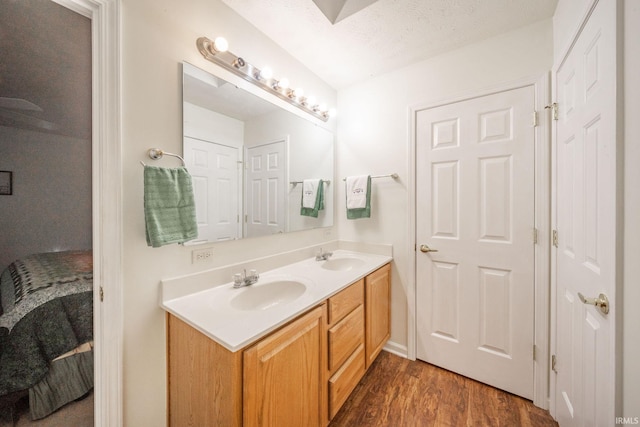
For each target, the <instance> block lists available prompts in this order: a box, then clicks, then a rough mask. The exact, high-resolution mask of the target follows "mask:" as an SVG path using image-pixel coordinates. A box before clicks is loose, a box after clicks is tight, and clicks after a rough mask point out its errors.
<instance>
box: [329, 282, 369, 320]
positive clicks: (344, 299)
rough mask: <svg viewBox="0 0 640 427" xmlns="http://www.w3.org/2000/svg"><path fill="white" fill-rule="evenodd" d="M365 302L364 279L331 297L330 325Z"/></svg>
mask: <svg viewBox="0 0 640 427" xmlns="http://www.w3.org/2000/svg"><path fill="white" fill-rule="evenodd" d="M363 303H364V279H361V280H358V281H357V282H356V283H354V284H352V285H350V286H349V287H348V288H346V289H343V290H342V291H340V292H339V293H337V294H336V295H334V296H332V297H331V298H329V325H333V324H334V323H336V322H337V321H339V320H340V319H342V318H343V317H344V316H346V315H347V314H349V313H350V312H351V311H352V310H353V309H354V308H356V307H357V306H359V305H360V304H363Z"/></svg>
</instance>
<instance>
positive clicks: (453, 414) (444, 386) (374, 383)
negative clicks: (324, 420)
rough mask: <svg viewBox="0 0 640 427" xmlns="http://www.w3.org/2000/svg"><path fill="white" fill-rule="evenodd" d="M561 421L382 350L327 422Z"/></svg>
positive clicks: (352, 426) (524, 426) (528, 426)
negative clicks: (338, 409) (332, 417)
mask: <svg viewBox="0 0 640 427" xmlns="http://www.w3.org/2000/svg"><path fill="white" fill-rule="evenodd" d="M557 425H558V424H557V423H556V422H555V421H554V420H553V418H551V415H549V413H548V412H547V411H545V410H544V409H540V408H538V407H536V406H534V405H533V403H532V402H531V401H528V400H526V399H523V398H521V397H518V396H515V395H513V394H510V393H507V392H504V391H502V390H498V389H496V388H493V387H490V386H488V385H485V384H481V383H479V382H477V381H474V380H471V379H469V378H466V377H463V376H461V375H458V374H455V373H453V372H450V371H447V370H445V369H441V368H438V367H436V366H433V365H430V364H428V363H425V362H421V361H411V360H407V359H404V358H402V357H399V356H396V355H393V354H391V353H388V352H386V351H383V352H381V353H380V355H379V356H378V358H377V359H376V360H375V362H374V363H373V364H372V365H371V368H370V369H369V371H368V372H367V374H366V375H365V376H364V378H363V379H362V380H361V381H360V383H359V384H358V386H357V387H356V388H355V390H354V391H353V393H352V394H351V396H350V397H349V399H348V400H347V401H346V402H345V404H344V406H343V407H342V408H341V409H340V412H338V414H337V415H336V416H335V417H334V419H333V420H332V421H331V423H330V424H329V427H343V426H344V427H347V426H348V427H373V426H380V427H381V426H389V427H404V426H407V427H409V426H410V427H422V426H438V427H439V426H455V427H458V426H491V427H500V426H504V427H538V426H556V427H557Z"/></svg>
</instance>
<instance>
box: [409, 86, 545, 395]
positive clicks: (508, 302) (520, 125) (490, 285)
mask: <svg viewBox="0 0 640 427" xmlns="http://www.w3.org/2000/svg"><path fill="white" fill-rule="evenodd" d="M534 102H535V93H534V87H533V86H526V87H522V88H519V89H513V90H508V91H504V92H499V93H495V94H491V95H487V96H482V97H478V98H473V99H469V100H466V101H461V102H456V103H452V104H447V105H444V106H439V107H436V108H430V109H425V110H421V111H418V112H417V116H416V154H417V159H416V162H417V164H416V190H417V194H416V198H417V199H416V218H417V224H416V233H417V234H416V242H417V243H418V248H417V252H416V269H417V271H416V277H417V289H416V298H417V321H418V323H417V344H416V350H417V357H418V358H419V359H421V360H424V361H426V362H429V363H432V364H435V365H438V366H441V367H443V368H446V369H448V370H451V371H454V372H457V373H460V374H462V375H465V376H467V377H470V378H473V379H476V380H478V381H481V382H483V383H486V384H489V385H492V386H495V387H498V388H501V389H503V390H507V391H509V392H511V393H515V394H518V395H520V396H523V397H526V398H528V399H531V398H532V397H533V342H534V341H533V340H534V330H533V321H534V310H533V298H534V242H533V228H534V144H535V133H534V128H533V127H532V123H531V121H532V119H531V117H532V112H533V111H534V109H535V104H534ZM421 245H428V246H429V247H430V249H433V250H437V252H422V251H421V250H420V249H421ZM422 249H423V250H427V251H428V250H429V249H428V248H427V247H423V248H422Z"/></svg>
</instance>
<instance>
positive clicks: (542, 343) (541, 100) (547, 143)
mask: <svg viewBox="0 0 640 427" xmlns="http://www.w3.org/2000/svg"><path fill="white" fill-rule="evenodd" d="M526 86H533V88H534V94H535V112H537V114H536V116H537V126H536V127H535V136H534V138H535V144H536V146H535V153H534V164H535V190H534V191H535V192H534V199H535V200H534V205H535V220H534V223H535V228H536V229H537V231H538V232H537V244H536V245H535V250H534V262H535V270H534V345H535V350H534V349H532V352H535V354H534V355H533V356H534V357H533V359H534V360H533V363H534V365H533V376H534V379H533V404H534V405H536V406H538V407H541V408H544V409H548V408H549V393H548V389H549V359H550V353H549V325H550V323H549V314H550V301H549V296H550V246H551V244H550V243H551V241H550V234H551V233H550V230H551V194H550V190H551V167H550V166H551V157H550V156H551V133H550V127H551V126H550V116H549V114H548V113H546V112H545V108H544V107H545V106H546V105H548V104H550V74H549V73H545V74H544V75H542V76H540V75H538V76H530V77H525V78H522V79H519V80H515V81H511V82H508V83H502V84H499V85H496V86H492V87H488V88H485V89H482V90H476V91H472V92H467V93H463V94H461V95H458V96H456V97H452V98H447V99H444V100H440V101H434V102H428V103H421V104H417V105H413V106H411V107H410V108H409V133H410V144H409V153H408V154H409V155H408V159H409V160H408V161H409V165H408V170H409V191H408V198H409V201H408V205H409V236H410V241H412V243H411V245H412V246H413V248H409V250H413V252H414V256H412V257H411V256H410V257H409V272H410V275H409V283H410V284H412V285H410V286H408V289H407V357H408V358H409V359H411V360H416V341H417V332H418V331H417V315H416V314H417V305H416V304H417V301H416V295H417V280H416V276H417V272H416V265H417V259H416V257H417V255H418V253H417V251H416V247H417V242H416V241H415V236H416V226H417V224H416V220H417V219H416V208H417V203H416V198H417V194H416V189H417V183H416V160H417V159H416V143H417V142H416V135H415V127H416V119H415V117H416V114H417V112H418V111H419V110H424V109H429V108H435V107H439V106H443V105H447V104H452V103H455V102H460V101H466V100H468V99H472V98H477V97H481V96H486V95H491V94H494V93H499V92H505V91H509V90H513V89H519V88H522V87H526ZM531 114H532V120H534V119H533V115H534V111H532V112H531ZM532 238H533V236H532Z"/></svg>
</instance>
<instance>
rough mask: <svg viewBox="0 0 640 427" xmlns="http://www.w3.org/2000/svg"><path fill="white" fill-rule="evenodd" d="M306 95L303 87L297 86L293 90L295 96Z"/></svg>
mask: <svg viewBox="0 0 640 427" xmlns="http://www.w3.org/2000/svg"><path fill="white" fill-rule="evenodd" d="M303 96H304V89H302V88H301V87H298V88H295V89H294V90H293V97H294V98H298V99H300V98H302V97H303Z"/></svg>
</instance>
